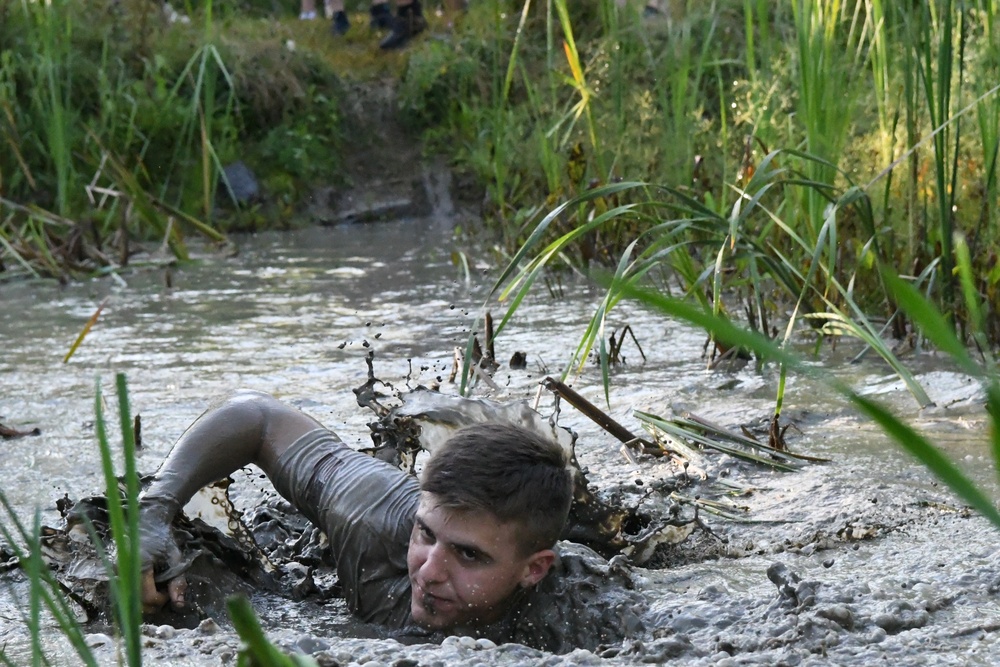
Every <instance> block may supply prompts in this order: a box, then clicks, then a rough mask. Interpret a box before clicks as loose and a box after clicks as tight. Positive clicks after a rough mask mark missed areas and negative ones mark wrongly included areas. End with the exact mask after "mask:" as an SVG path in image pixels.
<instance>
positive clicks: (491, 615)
mask: <svg viewBox="0 0 1000 667" xmlns="http://www.w3.org/2000/svg"><path fill="white" fill-rule="evenodd" d="M517 533H518V525H517V524H516V523H502V522H500V521H499V520H498V519H497V518H496V517H495V516H493V515H492V514H490V513H489V512H460V511H455V510H449V509H446V508H443V507H440V506H438V504H437V503H436V502H435V499H434V496H433V495H432V494H428V493H424V494H423V496H422V498H421V501H420V507H419V508H418V509H417V516H416V520H415V522H414V525H413V533H412V534H411V535H410V548H409V551H408V553H407V559H406V560H407V565H408V567H409V571H410V584H411V586H412V592H411V600H410V610H411V613H412V615H413V620H414V621H415V622H416V623H417V624H418V625H420V626H423V627H425V628H429V629H432V630H442V629H446V628H452V627H455V626H459V625H481V624H484V623H490V622H492V621H495V620H497V619H498V618H499V617H500V616H501V615H502V614H503V613H504V611H505V610H506V603H507V601H508V598H509V597H510V596H511V594H512V593H514V591H516V590H517V589H518V588H520V587H529V586H533V585H535V584H536V583H538V582H539V581H541V580H542V578H543V577H545V575H546V574H547V573H548V571H549V567H550V566H551V565H552V562H553V560H554V559H555V554H554V552H553V551H551V550H550V549H545V550H542V551H538V552H536V553H534V554H531V555H529V556H521V555H519V551H518V548H517V541H516V537H517Z"/></svg>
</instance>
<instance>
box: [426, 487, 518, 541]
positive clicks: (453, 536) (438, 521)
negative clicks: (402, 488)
mask: <svg viewBox="0 0 1000 667" xmlns="http://www.w3.org/2000/svg"><path fill="white" fill-rule="evenodd" d="M417 521H419V522H421V523H423V524H424V525H426V526H427V527H428V528H430V529H431V530H432V531H433V532H434V533H435V534H436V535H437V536H438V537H439V538H441V539H445V540H447V541H450V542H455V543H461V544H468V545H475V546H478V547H480V548H483V549H485V548H487V547H495V546H502V545H507V544H514V543H515V538H516V536H517V533H518V529H517V524H516V523H513V522H509V521H501V520H500V519H499V518H497V516H496V515H495V514H493V513H492V512H489V511H487V510H462V509H455V508H451V507H443V506H442V505H441V504H440V502H439V501H437V499H436V498H435V496H434V495H433V494H431V493H427V492H424V493H422V494H421V497H420V506H419V507H418V508H417Z"/></svg>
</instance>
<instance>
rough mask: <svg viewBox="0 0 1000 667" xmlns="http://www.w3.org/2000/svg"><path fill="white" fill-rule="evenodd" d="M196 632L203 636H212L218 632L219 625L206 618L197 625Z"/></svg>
mask: <svg viewBox="0 0 1000 667" xmlns="http://www.w3.org/2000/svg"><path fill="white" fill-rule="evenodd" d="M198 632H200V633H201V634H203V635H214V634H217V633H218V632H219V625H218V623H216V622H215V620H214V619H211V618H206V619H205V620H204V621H202V622H201V623H199V624H198Z"/></svg>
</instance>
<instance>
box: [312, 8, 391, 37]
mask: <svg viewBox="0 0 1000 667" xmlns="http://www.w3.org/2000/svg"><path fill="white" fill-rule="evenodd" d="M325 2H326V11H327V13H328V14H330V15H331V19H332V24H331V27H330V29H331V30H332V31H333V34H335V35H343V34H345V33H346V32H347V31H348V30H350V28H351V22H350V20H349V19H348V18H347V11H346V10H345V8H344V0H325ZM370 25H371V27H372V29H373V30H388V29H390V28H392V25H393V21H392V12H391V11H389V1H388V0H375V1H374V2H372V7H371V22H370Z"/></svg>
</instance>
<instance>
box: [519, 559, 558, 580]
mask: <svg viewBox="0 0 1000 667" xmlns="http://www.w3.org/2000/svg"><path fill="white" fill-rule="evenodd" d="M554 562H556V552H555V551H553V550H552V549H542V550H541V551H536V552H535V553H533V554H531V555H530V556H528V560H527V562H526V563H525V565H524V574H523V575H522V576H521V587H522V588H530V587H532V586H534V585H535V584H537V583H538V582H539V581H541V580H542V579H544V578H545V575H547V574H548V573H549V568H551V567H552V564H553V563H554Z"/></svg>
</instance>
